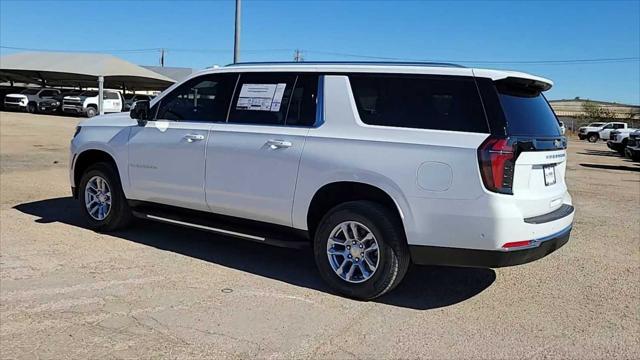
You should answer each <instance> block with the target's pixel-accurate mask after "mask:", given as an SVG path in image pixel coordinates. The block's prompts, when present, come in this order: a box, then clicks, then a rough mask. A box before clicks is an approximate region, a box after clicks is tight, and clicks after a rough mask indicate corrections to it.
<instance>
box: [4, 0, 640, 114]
mask: <svg viewBox="0 0 640 360" xmlns="http://www.w3.org/2000/svg"><path fill="white" fill-rule="evenodd" d="M234 6H235V3H234V1H210V2H207V1H194V2H177V1H176V2H156V1H139V2H133V1H129V2H124V1H122V2H98V1H96V2H77V1H60V2H44V1H36V2H30V1H15V2H14V1H5V0H0V43H1V44H0V45H2V46H5V47H21V48H34V49H56V50H57V49H60V50H75V51H81V50H93V51H105V50H123V49H153V48H166V49H168V50H167V54H166V61H165V65H166V66H186V67H193V68H203V67H206V66H211V65H213V64H220V65H223V64H227V63H229V62H231V60H232V48H233V22H234ZM242 15H243V17H242V24H243V28H242V40H241V49H242V53H241V60H243V61H260V60H291V59H292V57H293V49H296V48H299V49H302V50H303V56H304V58H305V60H366V59H364V58H356V57H349V56H346V55H331V54H325V53H322V52H329V53H339V54H356V55H371V56H379V57H390V58H403V59H424V60H454V61H468V62H465V63H464V65H467V66H478V67H489V68H499V69H514V70H521V71H526V72H530V73H534V74H537V75H541V76H545V77H548V78H551V79H553V80H554V81H555V83H556V86H555V87H554V88H553V89H552V90H551V91H550V92H549V94H548V97H549V98H551V99H561V98H573V97H575V96H580V97H581V98H590V99H598V100H607V101H617V102H623V103H633V104H640V62H639V61H638V60H634V61H626V62H604V63H596V64H585V63H578V64H575V63H571V64H561V65H560V64H526V63H514V62H518V61H530V60H533V61H537V60H567V59H593V58H621V57H636V58H637V57H639V56H640V1H619V2H617V1H593V2H588V1H585V2H577V1H576V2H559V1H555V2H551V1H548V2H546V1H545V2H480V1H473V2H427V1H415V2H413V1H407V2H404V1H402V2H401V1H342V2H339V1H267V0H263V1H249V0H244V1H243V9H242ZM13 52H16V50H10V49H1V50H0V54H2V55H6V54H9V53H13ZM112 53H113V54H114V55H117V56H120V57H122V58H125V59H127V60H130V61H132V62H134V63H138V64H142V65H156V64H158V59H159V52H158V51H156V50H147V51H139V52H123V51H119V52H112ZM478 61H495V62H502V63H491V64H486V63H478ZM474 62H475V63H474ZM509 62H512V63H509Z"/></svg>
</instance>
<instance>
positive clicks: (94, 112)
mask: <svg viewBox="0 0 640 360" xmlns="http://www.w3.org/2000/svg"><path fill="white" fill-rule="evenodd" d="M97 114H98V109H96V108H94V107H93V106H89V107H88V108H87V111H86V112H85V115H86V116H87V117H88V118H92V117H94V116H96V115H97Z"/></svg>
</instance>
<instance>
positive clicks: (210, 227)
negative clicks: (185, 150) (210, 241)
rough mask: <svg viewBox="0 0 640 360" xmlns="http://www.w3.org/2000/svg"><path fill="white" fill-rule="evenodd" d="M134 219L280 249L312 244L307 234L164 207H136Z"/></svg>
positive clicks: (252, 222) (263, 224) (226, 217)
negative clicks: (206, 232) (202, 231)
mask: <svg viewBox="0 0 640 360" xmlns="http://www.w3.org/2000/svg"><path fill="white" fill-rule="evenodd" d="M132 213H133V216H135V217H137V218H140V219H146V220H151V221H158V222H163V223H166V224H172V225H178V226H183V227H188V228H192V229H198V230H204V231H208V232H212V233H216V234H220V235H226V236H231V237H235V238H239V239H244V240H249V241H254V242H259V243H264V244H269V245H273V246H278V247H285V248H295V249H301V248H305V247H308V246H309V245H310V241H309V239H308V238H307V237H306V236H305V235H306V232H304V231H301V230H297V229H293V228H288V227H286V226H278V225H271V224H265V223H260V222H255V221H249V220H243V219H238V218H233V217H228V216H221V215H216V214H210V213H206V212H200V211H192V210H187V209H181V208H175V209H171V208H168V207H165V206H162V207H154V206H148V205H144V206H140V205H138V206H135V207H134V208H133V209H132Z"/></svg>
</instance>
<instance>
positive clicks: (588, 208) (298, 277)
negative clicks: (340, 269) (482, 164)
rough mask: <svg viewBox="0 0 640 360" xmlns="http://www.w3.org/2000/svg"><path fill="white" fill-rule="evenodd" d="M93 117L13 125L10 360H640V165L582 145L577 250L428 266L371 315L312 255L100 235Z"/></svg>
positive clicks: (6, 211)
mask: <svg viewBox="0 0 640 360" xmlns="http://www.w3.org/2000/svg"><path fill="white" fill-rule="evenodd" d="M79 120H81V119H77V118H67V117H59V116H45V115H29V114H23V113H7V112H2V113H0V136H1V138H0V155H1V158H0V160H1V172H0V203H1V205H0V344H1V346H0V357H1V358H87V357H91V358H98V357H106V358H132V357H145V358H158V357H170V358H186V359H191V358H197V357H208V358H213V357H225V358H246V357H254V356H255V357H260V358H283V359H290V358H438V359H441V358H514V357H517V358H543V357H544V358H547V357H548V358H580V359H584V358H611V357H622V358H639V357H640V340H639V339H640V272H639V270H640V166H638V164H637V163H632V162H630V161H628V160H624V159H622V158H620V157H618V156H616V155H615V154H614V153H613V152H611V151H609V150H608V149H607V148H606V146H605V145H604V144H603V143H602V142H600V143H597V144H588V143H585V142H578V141H571V142H570V145H569V165H568V174H567V177H568V178H567V181H568V183H569V186H570V192H571V194H572V195H573V199H574V204H575V206H576V208H577V215H576V223H575V228H574V231H573V233H572V237H571V240H570V242H569V243H568V244H567V245H566V246H565V247H563V248H562V249H560V250H559V251H557V252H556V253H554V254H552V255H550V256H549V257H547V258H545V259H542V260H540V261H537V262H535V263H532V264H528V265H524V266H520V267H514V268H505V269H497V270H490V269H464V268H434V267H413V268H411V269H410V271H409V273H408V276H407V278H406V279H405V281H404V282H403V283H402V284H401V286H400V287H399V288H398V289H397V290H396V291H395V292H393V293H391V294H389V295H387V296H385V297H383V298H381V299H379V300H377V301H373V302H358V301H353V300H348V299H345V298H342V297H338V296H335V295H333V294H331V293H330V292H329V290H328V288H327V287H326V286H325V285H324V284H323V283H322V281H321V280H320V277H319V275H318V274H317V273H316V270H315V267H314V265H313V259H312V257H311V254H310V252H309V251H301V250H290V249H280V248H271V247H268V246H264V245H261V244H255V243H249V242H243V241H241V240H237V239H230V238H222V237H219V236H216V235H212V234H209V233H203V232H198V231H192V230H187V229H183V228H175V227H171V226H167V225H162V224H157V223H140V224H139V225H138V226H137V227H135V228H132V229H130V230H126V231H122V232H118V233H115V234H110V235H102V234H97V233H94V232H92V231H89V230H87V229H85V227H84V222H83V220H82V219H81V217H80V216H79V209H78V207H77V205H76V203H75V202H74V201H73V200H72V199H71V198H70V196H69V184H68V180H67V167H68V161H69V159H68V153H67V151H68V150H67V148H68V142H69V139H70V137H71V135H72V134H73V130H74V127H75V124H76V123H77V122H78V121H79Z"/></svg>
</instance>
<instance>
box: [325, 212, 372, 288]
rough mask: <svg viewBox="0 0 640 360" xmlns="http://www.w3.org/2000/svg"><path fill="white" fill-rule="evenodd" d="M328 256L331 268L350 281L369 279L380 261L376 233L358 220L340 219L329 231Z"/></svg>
mask: <svg viewBox="0 0 640 360" xmlns="http://www.w3.org/2000/svg"><path fill="white" fill-rule="evenodd" d="M327 256H328V257H329V263H330V264H331V268H332V269H333V271H334V272H335V273H336V274H337V275H338V276H339V277H340V278H341V279H342V280H345V281H347V282H350V283H361V282H364V281H367V280H369V279H370V278H371V277H372V276H373V274H374V273H375V272H376V269H377V268H378V264H379V262H380V254H379V250H378V241H377V240H376V237H375V236H373V233H372V232H371V230H369V228H367V227H366V226H364V225H362V224H361V223H359V222H357V221H345V222H342V223H340V224H338V226H336V227H335V228H334V229H333V230H332V231H331V234H330V235H329V240H328V241H327Z"/></svg>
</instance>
